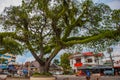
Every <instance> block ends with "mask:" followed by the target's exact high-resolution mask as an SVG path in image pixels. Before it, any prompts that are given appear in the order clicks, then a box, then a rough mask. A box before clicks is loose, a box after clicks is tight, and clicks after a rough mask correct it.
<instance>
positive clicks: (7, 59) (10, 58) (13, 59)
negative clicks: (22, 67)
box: [0, 53, 16, 64]
mask: <svg viewBox="0 0 120 80" xmlns="http://www.w3.org/2000/svg"><path fill="white" fill-rule="evenodd" d="M0 58H1V59H4V60H5V62H4V63H6V64H15V62H16V56H15V55H12V54H8V53H6V54H1V55H0ZM1 64H3V62H2V60H1Z"/></svg>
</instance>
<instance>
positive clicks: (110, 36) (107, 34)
mask: <svg viewBox="0 0 120 80" xmlns="http://www.w3.org/2000/svg"><path fill="white" fill-rule="evenodd" d="M117 36H120V32H119V31H106V32H103V33H101V34H98V35H94V36H90V37H86V38H85V39H82V40H81V38H80V40H79V39H76V40H71V41H68V42H66V43H65V45H67V46H71V45H74V44H84V43H88V42H91V41H97V40H100V39H105V38H108V39H113V38H115V37H117Z"/></svg>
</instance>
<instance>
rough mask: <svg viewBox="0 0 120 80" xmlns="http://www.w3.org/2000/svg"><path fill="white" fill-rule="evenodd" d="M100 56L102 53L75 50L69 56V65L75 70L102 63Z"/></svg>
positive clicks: (101, 56)
mask: <svg viewBox="0 0 120 80" xmlns="http://www.w3.org/2000/svg"><path fill="white" fill-rule="evenodd" d="M102 58H103V54H102V53H98V54H94V53H93V52H84V53H79V52H77V53H75V54H73V55H72V56H70V66H71V68H72V69H73V70H74V71H75V72H77V71H78V70H79V69H85V68H91V67H93V66H97V65H103V61H102Z"/></svg>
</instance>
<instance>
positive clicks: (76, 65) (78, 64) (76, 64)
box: [74, 63, 83, 67]
mask: <svg viewBox="0 0 120 80" xmlns="http://www.w3.org/2000/svg"><path fill="white" fill-rule="evenodd" d="M82 65H83V64H82V63H75V64H74V66H75V67H81V66H82Z"/></svg>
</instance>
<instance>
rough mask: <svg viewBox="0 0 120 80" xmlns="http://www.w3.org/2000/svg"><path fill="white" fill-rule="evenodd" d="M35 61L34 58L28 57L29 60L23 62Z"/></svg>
mask: <svg viewBox="0 0 120 80" xmlns="http://www.w3.org/2000/svg"><path fill="white" fill-rule="evenodd" d="M34 60H35V58H34V57H29V58H26V60H25V62H28V61H29V62H31V61H34Z"/></svg>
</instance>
